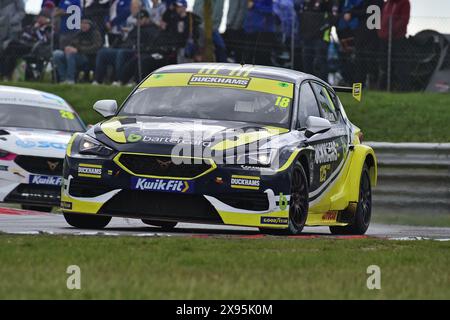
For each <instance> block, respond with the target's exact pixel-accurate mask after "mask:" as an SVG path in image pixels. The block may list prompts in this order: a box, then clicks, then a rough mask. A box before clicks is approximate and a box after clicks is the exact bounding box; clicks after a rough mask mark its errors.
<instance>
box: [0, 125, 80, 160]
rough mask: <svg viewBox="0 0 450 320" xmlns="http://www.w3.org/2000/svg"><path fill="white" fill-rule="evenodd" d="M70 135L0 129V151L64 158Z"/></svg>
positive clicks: (65, 133) (44, 131)
mask: <svg viewBox="0 0 450 320" xmlns="http://www.w3.org/2000/svg"><path fill="white" fill-rule="evenodd" d="M71 136H72V133H70V132H62V131H54V130H41V129H26V128H6V127H2V128H0V149H2V150H6V151H8V152H11V153H15V154H18V155H28V156H38V157H49V158H61V159H62V158H64V155H65V153H66V147H67V143H68V142H69V140H70V137H71Z"/></svg>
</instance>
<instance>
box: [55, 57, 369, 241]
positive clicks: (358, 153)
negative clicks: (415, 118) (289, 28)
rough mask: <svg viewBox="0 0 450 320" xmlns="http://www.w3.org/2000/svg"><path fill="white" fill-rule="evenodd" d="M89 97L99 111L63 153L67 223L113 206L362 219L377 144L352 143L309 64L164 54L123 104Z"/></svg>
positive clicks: (260, 217)
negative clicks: (200, 60) (167, 57)
mask: <svg viewBox="0 0 450 320" xmlns="http://www.w3.org/2000/svg"><path fill="white" fill-rule="evenodd" d="M357 89H358V88H357ZM359 89H360V88H359ZM94 109H95V110H96V111H98V112H99V113H100V114H102V115H103V116H104V117H106V120H105V121H104V122H101V123H100V124H97V125H96V126H94V127H93V128H91V129H90V130H89V131H88V132H87V133H85V134H75V135H74V136H73V137H72V139H71V141H70V143H69V146H68V149H67V155H66V159H65V162H64V173H63V188H62V196H61V198H62V202H61V207H62V210H63V212H64V216H65V218H66V221H67V222H68V223H69V224H70V225H72V226H74V227H77V228H88V229H98V228H103V227H105V226H106V225H107V224H108V223H109V221H110V220H111V217H127V218H137V219H142V220H143V222H144V223H146V224H149V225H153V226H158V227H162V228H165V229H171V228H173V227H175V226H176V224H177V223H178V222H195V223H211V224H226V225H236V226H250V227H258V228H260V229H261V230H262V231H263V232H268V233H272V232H273V233H276V234H298V233H300V232H301V231H302V229H303V227H304V226H305V225H307V226H329V227H330V229H331V231H332V232H333V233H339V234H364V233H365V232H366V230H367V228H368V226H369V223H370V219H371V201H372V199H371V188H372V186H374V185H375V184H376V180H377V165H376V163H377V162H376V157H375V154H374V151H373V150H372V149H371V148H370V147H368V146H366V145H362V144H361V143H360V137H361V132H360V130H359V129H358V128H356V127H355V126H354V125H353V124H352V123H351V122H350V121H349V120H348V118H347V116H346V114H345V111H344V108H343V106H342V104H341V102H340V100H339V98H338V97H337V95H336V93H335V90H334V89H333V88H332V87H330V86H329V85H328V84H326V83H325V82H323V81H321V80H320V79H318V78H315V77H314V76H311V75H308V74H303V73H300V72H296V71H290V70H284V69H278V68H271V67H261V66H249V65H234V64H221V65H217V64H184V65H177V66H168V67H164V68H162V69H159V70H157V71H155V72H154V73H152V74H151V75H150V76H148V77H147V78H146V79H145V80H144V81H143V82H142V83H141V84H140V85H139V86H138V87H137V88H136V89H135V90H134V91H133V92H132V94H131V95H130V96H129V97H128V99H127V100H126V101H125V102H124V104H123V105H122V106H121V107H120V108H118V106H117V103H116V102H115V101H111V100H103V101H99V102H97V103H96V104H95V106H94Z"/></svg>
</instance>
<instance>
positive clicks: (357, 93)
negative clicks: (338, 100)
mask: <svg viewBox="0 0 450 320" xmlns="http://www.w3.org/2000/svg"><path fill="white" fill-rule="evenodd" d="M333 89H334V91H336V92H342V93H351V94H352V96H353V98H355V99H356V100H357V101H358V102H361V100H362V83H354V84H353V87H339V86H337V87H333Z"/></svg>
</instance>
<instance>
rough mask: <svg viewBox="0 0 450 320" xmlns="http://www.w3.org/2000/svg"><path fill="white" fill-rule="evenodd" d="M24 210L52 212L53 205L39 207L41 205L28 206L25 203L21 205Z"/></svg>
mask: <svg viewBox="0 0 450 320" xmlns="http://www.w3.org/2000/svg"><path fill="white" fill-rule="evenodd" d="M20 207H21V208H22V210H29V211H39V212H52V210H53V207H39V206H27V205H25V204H23V205H21V206H20Z"/></svg>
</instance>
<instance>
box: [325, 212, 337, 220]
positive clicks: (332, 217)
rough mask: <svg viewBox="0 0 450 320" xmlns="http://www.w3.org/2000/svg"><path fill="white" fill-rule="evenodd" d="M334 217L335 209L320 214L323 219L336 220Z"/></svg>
mask: <svg viewBox="0 0 450 320" xmlns="http://www.w3.org/2000/svg"><path fill="white" fill-rule="evenodd" d="M336 218H337V212H336V211H330V212H327V213H325V214H324V215H323V216H322V220H323V221H336Z"/></svg>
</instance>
